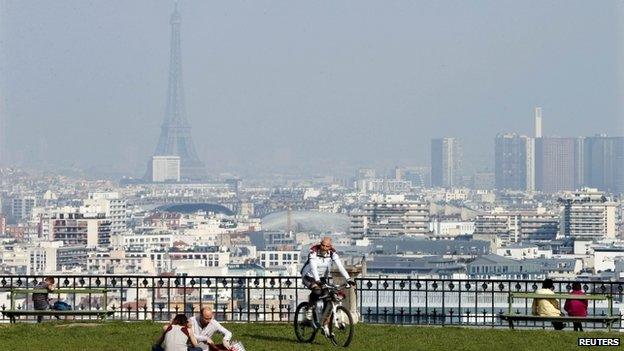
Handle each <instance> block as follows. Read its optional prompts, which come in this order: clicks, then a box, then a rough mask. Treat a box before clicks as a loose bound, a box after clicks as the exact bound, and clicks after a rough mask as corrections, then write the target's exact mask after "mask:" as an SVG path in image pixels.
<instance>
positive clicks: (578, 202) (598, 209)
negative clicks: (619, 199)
mask: <svg viewBox="0 0 624 351" xmlns="http://www.w3.org/2000/svg"><path fill="white" fill-rule="evenodd" d="M559 202H560V203H561V204H562V205H563V216H562V218H561V231H562V234H563V236H565V237H570V238H573V239H575V240H601V239H611V238H615V235H616V221H615V219H616V207H617V204H616V203H614V202H611V201H609V199H607V198H606V197H605V195H604V193H603V192H601V191H598V190H597V189H593V188H583V189H582V190H581V191H577V192H574V193H571V194H567V195H566V196H564V197H562V198H560V199H559Z"/></svg>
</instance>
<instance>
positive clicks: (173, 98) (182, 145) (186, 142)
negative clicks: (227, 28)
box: [148, 2, 206, 180]
mask: <svg viewBox="0 0 624 351" xmlns="http://www.w3.org/2000/svg"><path fill="white" fill-rule="evenodd" d="M180 22H181V21H180V12H179V11H178V3H177V2H176V3H175V9H174V11H173V14H172V15H171V22H170V23H171V54H170V61H169V86H168V89H167V109H166V112H165V120H164V121H163V124H162V126H161V131H160V138H159V139H158V146H156V151H154V156H180V177H181V178H182V179H184V180H201V179H203V178H205V176H206V169H205V167H204V164H203V163H202V162H201V161H200V160H199V157H198V156H197V152H196V151H195V146H194V144H193V139H192V138H191V125H190V124H189V123H188V121H187V119H186V109H185V106H184V87H183V85H182V56H181V50H180ZM149 169H150V167H148V173H149V172H150V171H149ZM149 176H151V175H149V174H148V177H149Z"/></svg>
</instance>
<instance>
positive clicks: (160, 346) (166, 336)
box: [152, 314, 202, 351]
mask: <svg viewBox="0 0 624 351" xmlns="http://www.w3.org/2000/svg"><path fill="white" fill-rule="evenodd" d="M189 343H190V345H189ZM201 350H202V349H201V347H198V346H197V339H195V334H194V333H193V324H192V323H190V322H189V320H188V318H186V316H185V315H183V314H178V315H176V316H175V317H173V320H171V323H170V324H167V325H165V326H164V327H163V333H162V335H161V336H160V338H159V339H158V342H157V343H156V345H154V346H153V347H152V351H201Z"/></svg>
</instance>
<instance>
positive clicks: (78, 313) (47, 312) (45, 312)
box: [2, 310, 115, 316]
mask: <svg viewBox="0 0 624 351" xmlns="http://www.w3.org/2000/svg"><path fill="white" fill-rule="evenodd" d="M2 313H3V314H5V315H7V316H71V315H74V316H96V315H112V314H113V313H115V312H114V311H107V310H100V311H53V310H41V311H38V310H6V311H2Z"/></svg>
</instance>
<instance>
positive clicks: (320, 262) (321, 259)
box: [301, 237, 355, 335]
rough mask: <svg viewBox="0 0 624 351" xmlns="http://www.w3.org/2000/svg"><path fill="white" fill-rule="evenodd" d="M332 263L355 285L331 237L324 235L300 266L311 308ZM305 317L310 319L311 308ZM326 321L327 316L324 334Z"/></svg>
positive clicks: (348, 281)
mask: <svg viewBox="0 0 624 351" xmlns="http://www.w3.org/2000/svg"><path fill="white" fill-rule="evenodd" d="M333 263H335V264H336V267H338V270H339V271H340V274H341V275H342V276H343V277H344V278H345V279H346V280H347V283H348V284H349V285H352V286H354V285H355V281H353V280H352V279H351V277H349V273H347V270H346V269H345V268H344V266H343V264H342V261H341V260H340V257H338V254H337V253H336V249H334V247H333V246H332V240H331V238H330V237H324V238H323V240H321V243H320V244H318V245H314V246H312V247H311V248H310V255H309V256H308V260H307V261H306V263H305V264H304V265H303V268H301V276H302V280H303V285H305V286H306V288H308V289H310V290H311V292H310V298H309V301H310V306H311V308H314V306H316V303H317V301H318V300H319V297H321V294H322V293H323V285H324V284H325V283H326V282H327V278H328V277H329V273H330V272H331V268H332V264H333ZM306 317H307V318H308V319H312V310H311V309H310V310H308V313H307V314H306ZM328 321H329V318H326V319H325V320H324V321H323V331H324V332H325V334H326V335H328V334H329V331H328V327H327V322H328Z"/></svg>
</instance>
